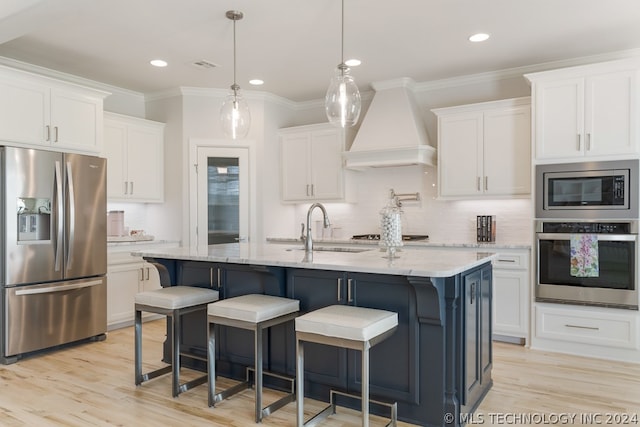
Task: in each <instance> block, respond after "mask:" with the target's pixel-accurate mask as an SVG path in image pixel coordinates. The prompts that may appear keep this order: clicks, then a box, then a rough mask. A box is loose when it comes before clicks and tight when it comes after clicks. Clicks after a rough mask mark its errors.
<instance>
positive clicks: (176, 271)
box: [136, 243, 494, 426]
mask: <svg viewBox="0 0 640 427" xmlns="http://www.w3.org/2000/svg"><path fill="white" fill-rule="evenodd" d="M317 249H322V248H320V247H318V248H317ZM334 249H335V251H327V250H317V251H315V252H314V253H313V260H311V261H309V260H305V256H304V255H305V254H304V250H302V249H301V248H300V247H299V246H296V247H287V246H284V245H278V244H248V243H239V244H225V245H213V246H209V247H208V248H206V249H200V250H198V249H195V248H172V249H163V250H149V251H143V252H138V253H136V255H142V256H143V257H145V258H146V259H147V260H149V261H155V262H160V263H161V264H163V265H164V266H166V267H167V269H168V271H169V273H170V274H169V275H170V277H171V283H172V284H181V285H187V286H201V287H210V288H213V289H216V290H219V291H220V297H221V298H229V297H234V296H238V295H243V294H248V293H265V294H269V295H276V296H285V297H289V298H296V299H298V300H300V309H301V312H303V313H304V312H308V311H311V310H315V309H318V308H321V307H324V306H328V305H332V304H349V305H356V306H364V307H371V308H379V309H385V310H391V311H394V312H397V313H398V320H399V325H398V328H397V330H396V332H395V333H394V334H393V335H392V336H391V337H389V338H388V339H386V340H385V341H383V342H381V343H380V344H378V345H377V346H376V347H375V348H374V349H373V350H372V352H371V361H370V365H371V371H370V372H371V379H370V394H371V396H372V399H376V398H377V399H380V400H383V401H396V402H397V403H398V418H399V419H400V420H403V421H406V422H410V423H414V424H418V425H421V426H444V425H460V424H464V423H465V420H466V419H467V417H468V414H469V413H470V412H472V411H473V410H474V409H475V408H476V406H477V405H478V404H479V402H480V401H481V400H482V398H483V397H484V395H485V394H486V393H487V392H488V390H489V389H490V387H491V384H492V380H491V369H492V344H491V304H492V299H491V298H492V297H491V294H492V292H491V286H492V269H491V260H492V258H493V256H494V255H493V254H489V253H486V254H477V253H473V252H468V251H455V250H444V251H443V250H438V249H431V248H403V250H402V251H401V252H399V253H398V257H397V258H394V259H391V260H390V259H388V258H385V256H386V254H385V253H384V252H380V251H379V250H378V249H377V248H362V249H356V251H353V249H352V248H347V249H348V250H349V251H346V249H345V250H341V249H344V248H334ZM182 333H183V342H182V351H183V352H185V353H188V354H191V355H192V356H193V358H192V359H191V360H190V358H189V357H186V358H185V359H186V360H185V361H184V362H183V363H186V364H189V363H190V364H192V366H194V367H199V368H202V369H204V367H205V365H204V363H203V362H202V358H204V357H206V318H205V316H204V315H203V314H198V313H194V314H191V315H188V317H186V318H185V319H184V321H183V331H182ZM268 333H269V347H268V349H267V350H266V351H265V358H264V364H265V369H268V370H271V371H275V372H280V373H286V374H289V375H292V376H293V375H295V333H294V329H293V325H291V324H289V325H280V326H277V327H274V328H272V329H271V330H269V332H268ZM218 336H219V340H218V343H219V347H218V349H217V360H218V363H217V370H218V373H219V374H220V375H223V376H228V377H232V378H237V379H243V378H244V377H245V367H246V366H252V365H253V341H252V336H251V332H249V331H243V330H239V329H231V328H226V327H220V333H219V335H218ZM169 345H170V343H165V359H166V358H167V357H170V356H169V355H170V351H169ZM312 346H313V348H311V347H312ZM306 353H307V354H308V356H306V358H305V378H306V380H307V383H306V384H305V393H306V394H307V396H309V397H312V398H315V399H319V400H325V401H326V400H327V399H328V397H329V390H331V389H337V390H341V391H346V392H352V393H359V390H360V385H361V383H360V378H359V375H360V372H361V370H360V366H359V360H360V357H359V355H358V354H356V353H355V352H354V351H353V350H346V349H340V348H334V347H328V346H323V345H319V344H309V350H308V351H307V352H306ZM272 385H273V386H276V387H277V386H278V385H277V384H272ZM353 404H354V407H355V406H357V403H355V402H353ZM371 410H372V412H373V413H376V412H377V413H379V414H381V415H386V413H387V410H386V408H384V407H377V406H376V405H372V407H371Z"/></svg>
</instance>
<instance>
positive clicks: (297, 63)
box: [0, 0, 640, 101]
mask: <svg viewBox="0 0 640 427" xmlns="http://www.w3.org/2000/svg"><path fill="white" fill-rule="evenodd" d="M231 9H235V10H239V11H242V12H243V13H244V15H245V16H244V19H243V20H241V21H238V23H237V27H236V31H237V43H238V48H237V54H238V59H237V66H238V74H237V81H238V84H240V86H241V87H242V88H243V89H245V90H250V89H257V90H261V91H266V92H270V93H273V94H276V95H280V96H283V97H285V98H288V99H291V100H294V101H304V100H312V99H318V98H322V97H323V96H324V93H325V91H326V88H327V86H328V82H329V79H330V77H331V75H332V74H333V70H334V69H335V67H336V65H337V64H338V63H339V62H340V0H2V2H1V4H0V56H4V57H8V58H12V59H16V60H19V61H23V62H27V63H31V64H35V65H39V66H43V67H46V68H51V69H54V70H57V71H62V72H66V73H70V74H74V75H77V76H81V77H84V78H88V79H91V80H96V81H99V82H103V83H107V84H110V85H114V86H118V87H121V88H125V89H130V90H133V91H137V92H142V93H150V92H157V91H162V90H166V89H172V88H176V87H179V86H187V87H209V88H211V87H213V88H227V87H229V86H230V85H231V83H232V81H233V54H232V52H233V49H232V46H233V44H232V43H233V42H232V34H233V30H232V28H233V23H232V21H230V20H228V19H227V18H226V17H225V12H226V11H227V10H231ZM480 31H482V32H487V33H489V34H491V39H489V41H487V42H484V43H479V44H478V43H476V44H473V43H470V42H469V41H468V40H467V37H468V36H469V35H471V34H473V33H476V32H480ZM344 48H345V57H346V58H350V57H357V58H359V59H361V60H362V65H361V66H359V67H357V68H354V69H353V70H352V74H353V75H354V78H355V80H356V82H357V83H358V85H359V86H360V88H361V90H367V89H369V83H371V82H375V81H382V80H388V79H394V78H398V77H410V78H412V79H413V80H415V81H416V82H425V81H432V80H439V79H443V78H449V77H455V76H462V75H470V74H477V73H484V72H490V71H497V70H503V69H508V68H514V67H522V66H530V65H534V64H540V63H545V62H551V61H559V60H565V59H570V58H577V57H584V56H592V55H600V54H604V53H608V52H615V51H627V50H630V49H637V48H640V0H393V1H389V0H387V1H382V0H345V43H344ZM154 58H162V59H165V60H166V61H168V62H169V66H168V67H167V68H163V69H159V68H154V67H151V66H150V65H149V64H148V62H149V60H151V59H154ZM203 59H204V60H207V61H210V62H213V63H215V64H217V65H218V66H219V67H217V68H215V69H209V70H202V69H198V68H196V67H195V66H194V65H192V63H193V62H194V61H197V60H203ZM254 77H258V78H262V79H263V80H264V81H265V84H264V85H263V86H261V87H259V88H254V87H251V86H250V85H249V83H248V80H249V79H250V78H254Z"/></svg>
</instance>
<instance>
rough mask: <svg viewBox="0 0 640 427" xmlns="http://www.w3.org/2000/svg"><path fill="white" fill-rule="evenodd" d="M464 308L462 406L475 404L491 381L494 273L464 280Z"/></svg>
mask: <svg viewBox="0 0 640 427" xmlns="http://www.w3.org/2000/svg"><path fill="white" fill-rule="evenodd" d="M462 288H463V295H464V297H463V302H462V303H463V304H464V307H465V309H464V316H465V317H464V320H463V327H464V333H463V337H464V346H465V349H464V356H465V357H464V362H463V369H464V373H463V375H462V379H463V381H464V385H463V387H462V401H461V403H462V404H463V405H468V404H469V403H471V402H476V401H478V399H479V398H480V397H481V395H482V394H483V393H485V392H486V387H485V385H486V383H487V382H490V381H491V368H492V364H493V355H492V346H491V336H492V333H491V330H492V324H491V312H492V307H491V305H492V304H491V301H492V297H491V295H492V289H491V269H490V268H484V269H479V270H475V271H473V272H471V273H469V274H466V275H464V276H463V277H462Z"/></svg>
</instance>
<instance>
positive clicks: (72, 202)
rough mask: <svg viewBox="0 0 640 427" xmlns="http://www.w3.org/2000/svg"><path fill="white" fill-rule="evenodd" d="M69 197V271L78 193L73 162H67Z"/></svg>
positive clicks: (74, 234) (73, 245) (68, 268)
mask: <svg viewBox="0 0 640 427" xmlns="http://www.w3.org/2000/svg"><path fill="white" fill-rule="evenodd" d="M67 195H68V197H69V230H68V231H67V234H68V236H67V238H68V245H67V246H68V247H67V270H71V266H72V264H73V250H74V248H75V239H76V193H75V189H74V184H73V174H72V169H71V162H67Z"/></svg>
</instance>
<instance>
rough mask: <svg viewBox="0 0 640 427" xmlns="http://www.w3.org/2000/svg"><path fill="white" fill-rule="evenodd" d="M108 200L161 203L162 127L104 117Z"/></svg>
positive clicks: (157, 124) (125, 117) (162, 174)
mask: <svg viewBox="0 0 640 427" xmlns="http://www.w3.org/2000/svg"><path fill="white" fill-rule="evenodd" d="M104 141H105V143H104V155H105V157H106V158H107V159H108V162H107V199H108V200H109V201H127V202H162V201H164V123H158V122H153V121H150V120H144V119H138V118H135V117H128V116H123V115H120V114H114V113H104Z"/></svg>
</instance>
